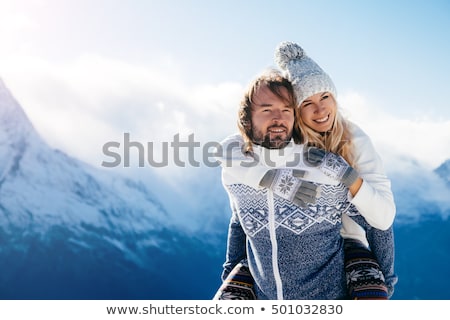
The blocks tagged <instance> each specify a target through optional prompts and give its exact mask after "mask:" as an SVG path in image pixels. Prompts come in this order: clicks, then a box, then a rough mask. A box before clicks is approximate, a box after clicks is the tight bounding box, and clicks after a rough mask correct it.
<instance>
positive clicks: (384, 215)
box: [275, 42, 397, 298]
mask: <svg viewBox="0 0 450 320" xmlns="http://www.w3.org/2000/svg"><path fill="white" fill-rule="evenodd" d="M275 59H276V62H277V64H278V66H279V67H280V68H281V70H282V71H283V72H284V74H285V76H286V77H287V78H288V79H289V80H290V81H291V83H292V85H293V87H294V92H295V93H296V97H297V105H298V108H299V110H298V111H299V112H298V113H297V121H296V125H297V126H298V129H299V130H300V132H301V133H302V136H303V140H302V142H303V143H305V144H307V145H308V146H313V147H316V148H320V149H321V150H325V151H327V152H331V153H334V154H338V155H340V156H342V157H343V158H344V159H345V160H346V161H347V163H348V164H349V165H350V166H351V167H353V168H354V169H355V170H356V171H357V173H358V177H357V179H356V180H355V181H354V183H352V185H350V186H348V188H349V201H350V202H351V203H352V205H353V206H354V207H356V209H357V210H358V213H359V214H361V216H362V217H363V218H364V219H362V217H361V216H354V217H353V218H354V220H356V221H357V222H358V223H359V224H360V225H361V226H363V227H364V229H365V230H366V233H367V239H368V242H369V244H370V247H371V250H372V252H373V254H374V256H375V258H376V259H377V260H378V262H379V264H380V267H381V270H382V272H383V274H384V276H385V278H386V279H385V281H386V285H387V287H388V297H391V296H392V294H393V291H394V285H395V283H396V282H397V277H396V275H395V274H394V239H393V230H392V223H393V220H394V217H395V210H396V209H395V203H394V198H393V194H392V191H391V185H390V181H389V180H388V178H387V177H386V175H385V173H384V168H383V164H382V161H381V159H380V157H379V155H378V154H377V153H376V151H375V149H374V148H373V145H372V143H371V141H370V138H369V137H368V136H367V135H366V134H365V133H364V132H363V131H362V130H361V129H360V128H359V127H358V126H356V125H355V124H354V123H351V122H350V121H348V120H346V119H344V118H343V117H342V115H341V114H340V112H339V109H338V106H337V102H336V95H337V94H336V89H335V86H334V84H333V82H332V81H331V79H330V77H329V76H328V75H327V74H326V73H325V72H323V70H322V69H321V68H320V67H319V66H318V65H317V64H316V63H315V62H314V61H313V60H312V59H311V58H309V57H308V56H307V55H306V53H305V52H304V51H303V49H302V48H301V47H300V46H299V45H298V44H295V43H292V42H283V43H281V44H280V45H279V46H278V47H277V48H276V51H275ZM313 150H314V149H313ZM322 155H323V156H325V153H322V154H321V155H319V157H320V156H322ZM344 227H345V225H344ZM346 236H347V235H346V232H345V229H344V230H343V237H344V238H345V237H346ZM357 250H359V249H357ZM347 253H348V255H349V257H348V258H349V259H350V260H351V258H352V254H354V252H351V251H350V252H347ZM347 267H349V269H352V267H354V268H356V271H357V270H358V266H352V261H347ZM359 267H361V266H359ZM353 271H355V270H353ZM361 278H362V279H361V280H360V281H359V282H360V283H359V284H358V281H355V282H356V283H354V285H356V286H358V285H360V284H364V277H361ZM355 294H357V292H355ZM361 298H362V297H361Z"/></svg>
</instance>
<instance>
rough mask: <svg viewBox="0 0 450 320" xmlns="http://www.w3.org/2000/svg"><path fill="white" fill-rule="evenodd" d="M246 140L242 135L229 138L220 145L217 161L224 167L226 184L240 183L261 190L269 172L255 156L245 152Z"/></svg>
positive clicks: (223, 172)
mask: <svg viewBox="0 0 450 320" xmlns="http://www.w3.org/2000/svg"><path fill="white" fill-rule="evenodd" d="M243 147H244V140H243V139H242V136H241V135H240V134H235V135H231V136H229V137H227V138H226V139H225V140H223V141H222V142H221V143H220V150H217V152H216V154H217V160H218V161H219V162H220V165H221V167H222V176H223V178H224V180H225V183H232V182H239V183H242V184H246V185H248V186H250V187H252V188H255V189H260V188H261V186H260V185H259V183H260V182H261V179H262V178H263V177H264V175H265V174H266V172H267V171H268V170H269V168H268V167H266V166H264V165H262V164H261V162H260V161H258V159H257V158H256V157H255V156H252V155H246V154H244V152H243Z"/></svg>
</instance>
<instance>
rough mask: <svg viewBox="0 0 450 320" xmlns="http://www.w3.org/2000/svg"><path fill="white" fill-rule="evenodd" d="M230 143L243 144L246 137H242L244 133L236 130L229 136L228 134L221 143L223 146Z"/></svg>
mask: <svg viewBox="0 0 450 320" xmlns="http://www.w3.org/2000/svg"><path fill="white" fill-rule="evenodd" d="M230 143H238V144H243V143H244V138H243V137H242V135H241V134H240V133H239V132H236V133H233V134H230V135H229V136H227V137H226V138H225V139H223V140H222V141H221V142H220V144H221V145H222V146H225V145H229V144H230Z"/></svg>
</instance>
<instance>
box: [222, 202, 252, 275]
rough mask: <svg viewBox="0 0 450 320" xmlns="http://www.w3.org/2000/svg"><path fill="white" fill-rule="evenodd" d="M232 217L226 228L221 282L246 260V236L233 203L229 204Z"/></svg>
mask: <svg viewBox="0 0 450 320" xmlns="http://www.w3.org/2000/svg"><path fill="white" fill-rule="evenodd" d="M231 209H232V215H231V219H230V223H229V226H228V238H227V251H226V259H225V263H224V264H223V272H222V281H224V280H225V279H226V278H227V276H228V275H229V274H230V272H231V270H233V268H234V267H235V266H236V265H237V264H238V263H239V262H241V261H242V260H244V259H247V250H246V235H245V233H244V230H243V229H242V226H241V223H240V221H239V218H238V215H237V210H236V207H235V205H234V203H233V202H232V203H231Z"/></svg>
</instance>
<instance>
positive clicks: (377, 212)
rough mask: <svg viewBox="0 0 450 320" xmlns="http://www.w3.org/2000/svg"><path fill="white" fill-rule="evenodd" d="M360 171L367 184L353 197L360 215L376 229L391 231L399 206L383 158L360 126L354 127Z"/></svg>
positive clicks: (356, 155)
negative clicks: (395, 200) (396, 203)
mask: <svg viewBox="0 0 450 320" xmlns="http://www.w3.org/2000/svg"><path fill="white" fill-rule="evenodd" d="M354 146H355V159H356V168H355V169H356V170H357V171H358V172H359V175H360V177H361V178H362V179H363V183H362V185H361V188H360V189H359V191H358V193H357V194H356V195H355V196H354V197H351V198H350V202H351V203H353V204H354V205H355V207H356V208H357V209H358V211H359V212H360V214H361V215H362V216H363V217H364V218H365V219H366V220H367V222H368V223H369V224H370V225H371V226H373V227H374V228H377V229H380V230H387V229H389V227H390V226H391V225H392V223H393V222H394V218H395V213H396V207H395V202H394V196H393V193H392V190H391V182H390V180H389V179H388V177H387V176H386V174H385V171H384V167H383V163H382V160H381V158H380V156H379V155H378V153H377V152H376V151H375V148H374V147H373V144H372V142H371V140H370V139H369V137H368V136H367V135H366V134H365V133H364V132H363V131H362V130H361V129H359V128H358V127H356V126H355V130H354Z"/></svg>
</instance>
